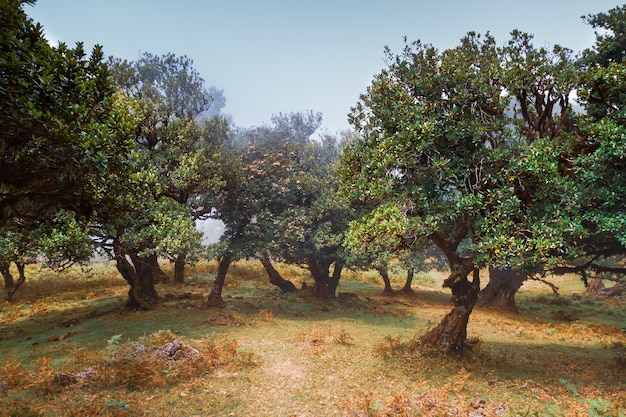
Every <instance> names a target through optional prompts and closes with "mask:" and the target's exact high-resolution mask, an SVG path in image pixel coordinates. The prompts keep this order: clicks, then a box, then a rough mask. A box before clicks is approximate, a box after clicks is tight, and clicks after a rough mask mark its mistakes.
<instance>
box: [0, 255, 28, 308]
mask: <svg viewBox="0 0 626 417" xmlns="http://www.w3.org/2000/svg"><path fill="white" fill-rule="evenodd" d="M15 266H16V267H17V272H18V275H19V276H18V279H17V282H14V281H13V275H11V271H10V270H9V267H10V264H7V269H6V272H7V273H8V276H9V277H10V281H11V283H12V284H13V285H11V286H10V287H7V286H6V285H7V276H5V271H2V276H3V277H4V285H5V288H6V289H7V296H6V300H7V301H11V299H12V298H13V296H14V295H15V293H16V292H17V290H19V289H20V287H21V286H22V284H23V283H24V282H25V281H26V274H25V269H26V264H25V263H24V262H15Z"/></svg>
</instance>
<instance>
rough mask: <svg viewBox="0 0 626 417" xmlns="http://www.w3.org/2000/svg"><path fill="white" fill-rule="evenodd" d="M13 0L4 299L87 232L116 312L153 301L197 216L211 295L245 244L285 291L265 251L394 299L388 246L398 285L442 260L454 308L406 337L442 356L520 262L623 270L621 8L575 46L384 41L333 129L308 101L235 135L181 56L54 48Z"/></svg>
mask: <svg viewBox="0 0 626 417" xmlns="http://www.w3.org/2000/svg"><path fill="white" fill-rule="evenodd" d="M31 3H32V2H31V1H27V0H6V1H2V2H0V13H1V14H0V17H1V20H2V27H1V28H0V75H1V77H0V101H1V102H2V106H1V107H0V273H1V274H2V275H3V278H4V282H5V287H7V289H9V296H10V295H12V291H14V290H15V289H16V288H17V287H19V285H20V283H22V282H23V281H24V279H25V276H24V264H25V263H26V262H28V261H29V260H30V259H34V258H35V257H37V258H38V259H39V260H43V262H44V263H45V264H47V265H50V266H54V267H63V266H65V265H67V264H68V262H74V261H82V260H85V259H87V258H89V256H90V255H91V254H92V253H93V246H94V244H97V246H98V247H99V249H100V250H102V251H105V252H106V253H107V254H109V255H110V257H111V258H112V259H114V260H115V262H116V266H117V268H118V271H119V272H120V274H121V275H122V276H123V278H124V279H125V280H126V281H127V282H128V283H129V286H130V290H129V299H128V305H129V306H131V307H133V308H148V307H151V306H153V305H154V304H156V303H157V302H158V300H159V296H158V294H157V292H156V288H155V283H156V282H157V279H158V276H159V275H160V274H162V272H161V270H160V267H159V263H158V260H159V259H162V258H166V259H169V260H170V261H172V262H174V264H175V267H174V280H175V281H176V282H183V277H184V267H185V264H186V263H187V262H189V261H193V260H194V259H196V258H197V257H198V256H200V255H201V254H202V253H203V252H204V251H203V248H202V247H201V245H200V238H201V234H200V233H199V232H198V231H197V230H196V227H195V222H196V221H198V220H202V219H206V218H209V217H212V218H216V219H219V220H221V221H222V222H224V225H225V232H224V234H223V236H222V237H221V240H220V242H219V243H218V244H216V245H214V246H212V247H211V248H209V250H208V253H209V254H210V256H212V257H214V258H217V259H218V260H219V264H218V269H217V272H216V277H215V281H214V284H213V288H212V289H211V292H210V295H209V298H208V303H209V305H213V306H221V305H223V304H224V302H223V300H222V296H221V292H222V287H223V285H224V280H225V279H226V274H227V272H228V269H229V266H230V264H231V263H232V262H233V261H236V260H239V259H242V258H246V257H255V258H257V259H259V260H260V261H261V263H262V264H263V266H264V267H265V269H266V271H267V273H268V276H269V278H270V282H272V283H273V284H275V285H277V286H278V287H279V288H280V289H281V290H283V291H294V290H296V287H295V285H294V284H293V283H291V282H289V281H287V280H285V279H284V278H282V277H281V276H280V274H279V273H278V272H277V271H276V270H275V269H274V267H273V265H272V262H275V261H282V262H287V263H290V264H297V265H301V266H304V267H306V268H308V270H309V271H310V274H311V276H312V277H313V279H314V281H315V293H316V295H317V296H318V297H319V298H321V299H326V298H332V297H334V295H335V292H336V290H337V286H338V284H339V279H340V276H341V272H342V270H343V269H344V268H346V267H350V268H355V269H356V268H362V269H376V270H378V271H379V272H380V274H381V276H382V277H383V279H384V280H385V284H386V285H385V289H386V290H387V291H391V286H390V283H389V279H388V268H389V263H390V260H391V259H392V258H399V259H400V261H401V263H402V265H403V267H404V268H406V269H407V271H409V274H408V276H407V284H406V285H405V288H404V290H405V291H410V290H411V288H410V285H411V279H412V273H413V271H414V270H418V269H420V268H425V267H426V265H428V266H430V264H427V263H426V262H425V256H426V255H425V254H430V255H428V256H430V258H431V259H439V258H441V257H443V258H445V260H446V261H447V265H448V268H449V270H450V274H449V276H448V278H447V279H446V280H445V282H444V286H445V287H448V288H450V289H451V291H452V301H453V309H452V311H451V312H450V313H449V314H448V315H447V316H446V317H444V319H443V320H442V322H441V323H440V324H439V325H438V326H437V327H435V328H434V329H432V330H431V331H430V332H428V333H427V334H426V335H424V336H423V337H422V339H421V342H422V344H423V345H430V346H438V347H444V348H446V349H450V350H454V351H461V350H463V349H464V347H465V346H466V338H467V334H466V326H467V323H468V320H469V317H470V314H471V312H472V310H473V308H474V306H475V305H476V303H477V301H478V299H479V297H480V300H481V301H482V302H483V303H484V304H486V305H494V304H495V305H499V306H500V307H505V308H509V309H515V304H514V295H515V293H516V291H517V290H518V289H519V288H520V286H521V285H522V283H523V282H524V280H526V279H527V278H528V277H530V276H533V275H536V276H544V274H548V273H564V272H576V273H580V274H581V275H582V277H583V279H585V280H586V279H587V278H588V277H589V276H590V274H596V275H597V274H610V277H611V278H614V279H621V277H622V276H623V274H624V272H626V268H625V266H624V257H625V256H626V210H625V209H624V208H625V207H626V197H625V196H626V162H625V161H626V125H625V120H626V113H625V111H626V110H625V109H626V90H625V86H626V81H625V80H626V68H625V63H624V57H625V56H626V35H625V34H624V24H625V23H624V22H625V21H626V7H625V6H622V7H617V8H615V9H612V10H610V11H608V12H607V13H600V14H597V15H590V16H587V17H586V18H585V21H586V22H587V23H588V24H590V25H591V26H592V27H593V28H595V29H596V30H598V33H597V39H596V43H595V45H594V47H593V48H591V49H589V50H586V51H584V52H583V53H582V55H581V56H580V57H578V58H576V57H575V56H574V54H573V53H572V51H570V50H568V49H566V48H562V47H560V46H555V47H553V48H551V49H548V48H545V47H535V46H534V44H533V39H532V36H530V35H528V34H525V33H522V32H519V31H513V32H512V33H511V38H510V40H509V41H508V42H506V43H504V44H503V45H501V46H499V45H498V44H496V41H495V39H494V38H493V37H492V36H491V35H489V34H486V35H479V34H476V33H473V32H470V33H468V34H467V36H465V37H464V38H463V39H461V40H460V43H459V45H458V46H456V47H454V48H451V49H447V50H443V51H440V50H438V49H437V48H435V47H434V46H432V45H427V44H423V43H422V42H420V41H417V42H413V43H407V44H406V45H405V48H404V50H403V51H401V52H400V53H399V54H394V53H392V51H391V50H386V59H387V67H386V68H385V69H384V70H382V71H381V72H380V73H379V74H377V75H376V76H375V77H374V79H373V81H372V83H371V85H370V86H369V87H368V89H367V91H366V92H365V93H364V94H363V95H362V96H361V98H360V100H359V102H358V103H357V105H356V107H355V108H354V109H352V112H351V114H350V121H351V123H352V124H353V126H354V128H355V132H354V135H353V136H354V137H353V138H352V139H351V140H346V138H339V139H338V138H337V137H335V136H332V135H327V134H323V135H320V136H319V137H317V138H313V137H312V135H313V134H314V133H315V132H316V131H317V130H318V128H319V127H320V125H321V121H322V116H321V114H319V113H314V112H305V113H300V112H296V113H286V114H282V113H281V114H278V115H275V116H273V117H272V119H271V125H269V126H267V125H264V126H260V127H253V128H249V129H240V130H238V131H235V132H233V131H231V125H230V123H229V121H227V120H226V119H225V118H224V117H222V116H221V114H220V112H221V109H222V108H223V107H224V105H225V99H224V96H223V93H222V91H220V90H217V89H216V88H213V87H211V88H207V87H206V86H205V82H204V80H203V79H202V78H201V77H200V75H199V73H198V72H197V71H196V70H195V69H194V67H193V61H192V60H191V59H189V58H187V57H185V56H183V57H178V56H176V55H174V54H166V55H163V56H156V55H153V54H148V53H146V54H143V55H142V56H141V57H140V58H139V59H138V60H137V61H135V62H127V61H122V60H118V59H110V60H109V62H108V63H105V62H104V61H103V53H102V50H101V48H100V47H95V48H94V50H93V52H92V53H91V55H89V56H88V55H87V54H86V53H85V51H84V49H83V47H82V44H80V43H79V44H77V45H76V46H75V47H74V48H69V47H68V46H66V45H64V44H60V45H59V46H58V47H54V46H51V45H50V44H49V43H48V42H47V41H46V40H45V39H44V37H43V34H42V28H41V26H39V25H38V24H35V23H34V22H32V21H31V20H30V19H28V18H27V16H26V14H25V12H24V10H23V7H24V5H26V4H31ZM574 92H576V93H577V94H576V95H575V94H574ZM576 97H578V98H576ZM574 100H579V101H577V102H574V103H573V101H574ZM574 104H581V105H582V107H580V108H581V109H582V110H581V112H580V113H576V112H575V111H574V108H578V106H575V105H574ZM433 251H436V256H434V257H433V256H432V254H433V253H434V252H433ZM11 263H14V264H15V265H17V267H18V272H19V275H20V276H19V278H18V280H17V282H16V281H15V279H14V277H13V276H12V274H11V270H10V267H9V266H10V265H11ZM486 268H489V270H490V282H489V283H488V285H487V286H486V288H484V290H483V291H482V293H480V288H481V281H480V271H481V270H483V269H486ZM596 275H593V276H596Z"/></svg>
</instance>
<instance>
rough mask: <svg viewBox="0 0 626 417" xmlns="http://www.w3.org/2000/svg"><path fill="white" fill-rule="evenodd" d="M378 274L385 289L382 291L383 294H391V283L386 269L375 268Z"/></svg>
mask: <svg viewBox="0 0 626 417" xmlns="http://www.w3.org/2000/svg"><path fill="white" fill-rule="evenodd" d="M376 270H377V271H378V273H379V274H380V276H381V278H382V279H383V282H384V283H385V289H384V290H383V294H392V293H393V288H391V281H390V280H389V271H387V268H376Z"/></svg>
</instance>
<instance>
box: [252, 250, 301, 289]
mask: <svg viewBox="0 0 626 417" xmlns="http://www.w3.org/2000/svg"><path fill="white" fill-rule="evenodd" d="M259 261H261V265H263V268H265V272H267V276H268V277H269V279H270V283H272V284H274V285H276V286H277V287H278V288H280V289H281V291H282V292H293V291H296V286H295V285H293V283H292V282H291V281H289V280H287V279H285V278H283V277H282V276H281V275H280V273H279V272H278V271H277V270H276V268H274V265H272V261H270V258H269V257H267V256H264V257H261V258H259Z"/></svg>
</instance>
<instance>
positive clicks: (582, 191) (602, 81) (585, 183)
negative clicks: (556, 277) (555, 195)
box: [557, 6, 626, 288]
mask: <svg viewBox="0 0 626 417" xmlns="http://www.w3.org/2000/svg"><path fill="white" fill-rule="evenodd" d="M625 18H626V6H621V7H616V8H614V9H611V10H609V11H608V12H607V13H599V14H597V15H589V16H586V17H584V19H585V21H586V23H588V24H590V25H591V26H592V27H593V28H594V29H600V30H599V31H597V32H596V42H595V45H594V47H593V48H591V49H588V50H585V51H584V52H583V55H582V58H581V60H580V64H581V68H582V73H581V85H580V88H579V89H578V96H579V97H581V100H582V101H583V104H584V107H585V110H586V117H584V118H582V119H581V121H580V123H579V135H578V137H579V138H580V139H579V141H578V142H577V148H576V153H574V154H573V156H572V157H571V160H572V161H573V163H572V169H573V176H574V177H575V178H576V182H577V184H578V185H579V189H578V192H577V193H576V196H577V200H576V201H577V204H579V205H580V206H581V213H582V219H583V223H584V225H585V231H584V233H581V234H580V235H579V236H575V237H574V239H573V240H574V241H575V242H577V243H578V246H579V247H580V248H581V256H579V257H578V258H577V259H568V260H567V262H564V263H562V264H561V265H559V268H558V269H557V272H559V273H565V272H573V273H577V274H580V275H581V277H582V279H583V281H584V282H585V284H588V279H589V277H590V274H597V275H596V276H595V280H596V282H595V283H594V285H593V287H595V288H598V287H601V285H600V284H601V283H600V282H598V280H599V279H600V278H599V277H604V278H608V279H613V280H620V279H621V280H623V276H624V274H625V273H626V268H625V267H624V256H626V215H625V214H624V207H625V206H626V197H625V196H626V158H625V149H626V113H625V109H626V82H625V80H626V62H625V58H626V35H625V34H624V22H625Z"/></svg>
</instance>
